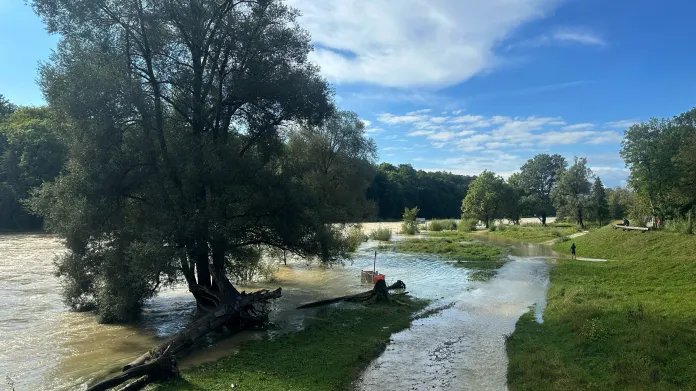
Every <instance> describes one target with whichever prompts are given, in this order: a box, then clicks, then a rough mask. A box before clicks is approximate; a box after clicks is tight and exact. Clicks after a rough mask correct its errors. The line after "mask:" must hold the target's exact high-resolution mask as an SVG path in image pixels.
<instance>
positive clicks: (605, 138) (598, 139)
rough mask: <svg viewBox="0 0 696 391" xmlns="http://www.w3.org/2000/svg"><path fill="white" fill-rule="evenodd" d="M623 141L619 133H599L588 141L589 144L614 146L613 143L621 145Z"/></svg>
mask: <svg viewBox="0 0 696 391" xmlns="http://www.w3.org/2000/svg"><path fill="white" fill-rule="evenodd" d="M622 139H623V136H621V135H620V134H619V133H617V132H611V131H609V132H598V133H596V134H595V135H593V136H592V137H590V138H589V140H588V141H587V143H588V144H612V143H616V144H618V143H620V142H621V140H622Z"/></svg>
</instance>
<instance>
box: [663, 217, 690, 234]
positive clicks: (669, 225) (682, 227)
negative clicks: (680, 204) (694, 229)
mask: <svg viewBox="0 0 696 391" xmlns="http://www.w3.org/2000/svg"><path fill="white" fill-rule="evenodd" d="M664 230H665V231H669V232H676V233H680V234H685V233H687V232H688V231H689V220H687V219H681V218H678V219H674V220H665V222H664Z"/></svg>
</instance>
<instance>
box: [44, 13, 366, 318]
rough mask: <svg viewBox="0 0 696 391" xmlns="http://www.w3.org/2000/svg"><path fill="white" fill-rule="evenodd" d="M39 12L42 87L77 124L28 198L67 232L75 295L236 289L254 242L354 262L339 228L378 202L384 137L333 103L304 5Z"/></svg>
mask: <svg viewBox="0 0 696 391" xmlns="http://www.w3.org/2000/svg"><path fill="white" fill-rule="evenodd" d="M33 6H34V9H35V10H36V11H37V13H38V14H39V16H40V17H41V18H43V19H44V21H45V22H46V23H47V26H48V30H49V31H50V32H51V33H55V34H56V35H57V36H59V37H60V43H59V44H58V47H57V49H56V51H55V53H54V54H53V56H52V57H51V61H50V62H49V63H48V64H45V65H43V66H42V67H41V85H42V87H43V89H44V91H45V94H46V98H47V100H48V102H49V103H50V105H51V108H52V109H53V110H55V111H56V112H57V113H60V115H61V116H63V117H64V118H66V119H67V121H68V123H69V124H70V126H69V127H68V129H66V130H65V132H63V133H62V134H61V135H62V137H63V139H64V140H65V143H66V144H67V146H68V155H69V156H68V162H67V164H66V169H65V171H64V172H62V173H61V175H59V176H58V177H57V178H56V180H55V181H54V182H52V183H49V182H44V183H43V185H42V186H41V188H40V191H38V192H37V194H36V198H35V199H34V201H33V202H32V207H33V209H34V210H35V211H36V212H38V213H40V214H41V215H43V216H44V217H45V220H46V224H47V227H48V228H49V229H51V230H52V231H53V232H55V233H57V234H58V235H59V236H60V237H62V238H63V239H65V240H66V244H67V246H68V249H69V250H70V257H68V258H66V260H63V261H61V265H60V267H59V270H58V272H59V273H58V274H59V276H60V277H61V278H62V280H63V283H64V284H65V285H66V286H72V287H74V289H72V290H71V297H70V301H71V302H92V304H93V305H96V306H97V307H98V308H97V310H98V311H99V312H100V313H101V314H102V318H103V319H105V320H113V319H119V320H121V319H123V320H127V319H131V318H133V317H134V316H135V315H136V314H137V310H138V306H139V304H140V303H142V302H143V301H144V300H146V299H147V298H148V297H150V296H151V295H153V294H154V293H156V291H157V289H159V288H160V287H161V286H163V285H166V284H169V283H172V282H174V281H176V280H181V279H182V278H183V279H185V280H186V282H187V283H188V284H189V285H201V286H203V287H211V286H212V280H213V279H215V280H216V282H217V283H218V284H217V285H218V286H219V287H221V289H227V290H228V291H230V294H235V292H234V291H233V290H232V289H231V287H230V286H229V284H227V283H228V282H229V281H227V280H228V276H231V277H232V278H236V275H239V276H241V277H240V278H241V279H246V278H247V277H248V273H247V272H246V270H252V269H254V268H253V267H248V266H249V265H251V266H253V265H254V263H255V262H256V259H258V258H257V257H254V256H249V254H250V253H253V252H254V251H255V247H254V246H264V247H276V248H283V249H286V250H288V251H289V252H291V253H293V254H297V255H299V256H303V257H306V258H312V257H319V258H320V259H321V260H323V261H325V262H334V261H339V260H340V259H341V258H342V257H344V256H346V255H348V250H349V247H350V243H349V242H348V240H347V238H345V237H343V235H342V232H341V228H340V227H335V226H334V225H335V224H338V225H340V224H342V223H346V222H348V221H351V220H352V221H355V219H356V218H360V217H363V216H364V215H365V213H363V211H369V208H368V207H369V204H368V203H366V202H364V198H363V197H364V196H363V194H364V191H365V189H366V188H367V185H368V184H369V183H370V181H371V179H372V168H371V165H372V164H373V163H374V156H375V150H374V143H373V142H372V141H370V140H368V139H367V137H365V133H364V129H363V125H362V123H361V122H360V121H359V120H358V118H357V116H356V115H355V114H353V113H346V112H337V111H336V110H335V107H334V106H333V103H332V101H331V94H332V91H331V89H330V88H329V87H328V85H327V83H326V81H325V79H324V78H323V77H322V76H321V75H320V74H319V69H318V68H317V67H316V66H315V65H314V64H312V63H311V62H310V61H309V60H308V54H309V52H310V50H311V42H310V38H309V36H308V34H306V32H305V31H304V30H302V29H301V28H300V27H299V26H298V25H297V22H296V19H297V15H298V14H297V12H296V11H295V10H294V9H292V8H290V7H289V6H288V5H287V4H286V3H285V2H283V1H280V0H268V1H262V2H241V3H238V4H236V5H235V6H234V7H227V6H222V5H221V4H220V3H219V2H217V1H212V0H193V1H190V2H186V4H185V6H184V5H182V4H180V2H178V1H174V2H142V3H141V2H133V1H123V2H117V1H106V2H99V3H95V2H73V1H59V0H34V1H33ZM134 10H137V11H138V12H134ZM210 21H215V23H210ZM172 26H176V28H173V27H172ZM307 151H311V153H307ZM111 298H114V300H111ZM119 298H123V301H122V302H119V301H118V300H116V299H119ZM107 299H108V300H107Z"/></svg>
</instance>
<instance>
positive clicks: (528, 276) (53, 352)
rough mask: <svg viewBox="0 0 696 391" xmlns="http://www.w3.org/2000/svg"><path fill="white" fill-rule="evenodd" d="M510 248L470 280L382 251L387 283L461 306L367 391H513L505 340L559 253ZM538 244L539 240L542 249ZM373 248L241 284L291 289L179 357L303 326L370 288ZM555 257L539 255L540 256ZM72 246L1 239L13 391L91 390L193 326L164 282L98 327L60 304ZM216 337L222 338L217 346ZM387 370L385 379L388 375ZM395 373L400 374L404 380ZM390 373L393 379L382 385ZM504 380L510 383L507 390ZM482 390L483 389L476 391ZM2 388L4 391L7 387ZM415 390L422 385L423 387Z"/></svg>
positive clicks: (6, 369)
mask: <svg viewBox="0 0 696 391" xmlns="http://www.w3.org/2000/svg"><path fill="white" fill-rule="evenodd" d="M532 246H533V247H526V246H522V245H517V246H516V247H513V261H512V262H509V263H508V264H506V266H504V267H503V269H502V270H501V271H500V273H499V274H498V277H496V278H495V279H494V280H492V281H490V282H487V283H471V282H469V281H468V278H467V276H468V273H469V272H468V270H466V269H462V268H455V267H452V266H451V265H449V264H448V263H446V262H443V261H442V260H441V259H439V258H438V257H435V256H428V255H409V254H397V253H392V252H388V251H385V252H379V254H378V258H377V270H378V271H380V272H381V273H384V274H386V276H387V282H388V283H392V282H394V281H395V280H396V279H401V280H403V281H405V282H406V284H407V285H408V291H409V292H410V293H411V294H413V295H414V296H417V297H422V298H429V299H432V300H435V303H434V304H433V305H443V304H448V303H454V307H452V308H450V309H448V310H445V311H443V312H442V313H441V314H439V315H437V316H435V317H431V318H426V319H422V320H418V321H415V322H414V325H413V327H412V328H411V329H410V330H407V331H404V332H402V333H399V334H396V335H395V336H394V337H393V338H394V343H393V344H392V345H390V346H389V347H388V349H387V351H386V352H385V353H384V354H383V355H382V356H381V357H380V358H379V359H377V360H376V361H375V362H374V363H373V364H372V365H370V367H369V368H368V369H367V371H366V372H365V373H364V375H363V376H362V378H361V380H360V382H359V385H358V386H359V388H361V389H364V390H369V389H376V386H375V385H377V384H379V389H394V390H396V389H399V390H403V389H423V388H425V387H427V388H428V389H433V387H432V386H433V385H434V386H435V387H436V389H437V387H440V388H439V389H449V388H454V389H472V390H474V389H476V390H498V389H504V378H505V368H506V362H507V360H506V357H505V351H504V345H503V339H502V336H503V335H504V334H509V333H510V332H512V330H513V328H514V323H515V321H516V319H517V317H519V315H520V314H521V313H523V312H524V311H525V310H526V308H527V306H529V305H531V304H533V303H535V302H536V303H538V304H540V306H543V298H544V292H545V289H546V284H547V270H548V265H547V264H546V263H545V262H544V261H543V260H542V258H541V257H542V256H550V255H552V254H551V253H550V249H548V248H541V247H539V246H537V245H532ZM534 246H536V247H534ZM375 249H376V243H374V242H369V243H367V244H365V245H363V246H361V248H360V249H359V250H358V252H357V254H356V256H355V259H354V261H353V262H348V263H347V264H346V265H345V266H336V267H333V268H330V269H324V268H320V267H317V266H313V267H310V266H307V265H304V264H292V265H288V266H281V268H280V270H279V272H278V273H277V281H275V282H273V283H271V284H257V285H253V286H246V287H241V288H242V289H246V290H255V289H260V288H275V287H278V286H280V287H282V288H283V297H282V298H281V299H279V300H277V301H275V302H274V303H273V304H272V312H271V316H270V318H271V319H270V320H271V322H273V323H274V324H275V326H276V327H275V328H273V329H272V330H270V331H263V332H262V331H258V332H244V333H240V334H237V335H235V336H232V337H228V338H220V337H219V336H218V337H215V336H213V337H211V338H210V339H209V340H208V341H204V343H203V345H204V346H203V348H202V349H199V350H196V351H194V352H193V353H192V354H191V355H189V356H187V357H186V358H185V359H184V360H182V362H181V363H180V364H181V366H182V367H184V368H185V367H189V366H193V365H198V364H201V363H204V362H207V361H212V360H216V359H218V358H221V357H224V356H228V355H230V354H234V353H235V352H236V351H237V349H238V347H239V344H240V342H242V341H245V340H248V339H253V338H262V337H267V336H269V335H271V336H272V335H273V334H275V333H282V332H288V331H296V330H300V329H302V328H304V327H305V326H306V325H307V324H308V323H309V322H311V321H312V319H313V318H314V317H316V316H320V315H321V313H320V312H321V311H322V309H313V310H295V309H294V308H295V307H296V306H297V305H299V304H301V303H305V302H309V301H313V300H319V299H322V298H328V297H334V296H341V295H345V294H349V293H356V292H360V291H364V290H365V289H366V288H369V287H366V286H361V285H360V277H359V276H360V270H362V269H372V262H373V254H374V250H375ZM544 249H546V250H548V251H549V253H548V254H542V252H543V251H546V250H544ZM63 251H65V250H64V248H63V247H62V245H61V244H60V242H59V241H58V240H56V239H55V238H54V237H52V236H47V235H5V236H0V344H1V345H0V346H3V349H2V350H0V384H2V386H3V387H4V386H5V384H4V382H5V377H6V376H9V377H10V378H11V379H13V381H14V387H15V390H16V391H43V390H45V391H64V390H84V389H85V388H86V387H85V386H84V383H85V382H88V381H89V380H90V379H93V378H94V376H98V377H103V376H105V375H107V374H109V373H113V372H115V371H118V369H119V367H121V366H122V365H124V364H126V363H128V362H130V361H131V360H132V359H133V358H135V357H137V356H139V355H140V354H142V352H144V351H146V350H148V349H149V348H151V347H152V346H153V345H155V344H156V342H157V341H158V340H160V339H162V338H166V337H167V336H169V335H171V334H173V333H175V332H176V331H178V330H180V329H181V328H182V327H184V326H185V325H186V324H187V323H188V322H189V320H190V319H191V316H192V314H193V309H194V302H193V299H192V297H191V295H190V294H189V293H188V291H187V289H186V288H185V287H183V286H182V287H177V288H174V289H172V288H168V289H164V290H163V291H162V292H161V293H160V294H159V295H158V296H157V297H156V298H155V299H153V300H151V301H150V302H148V303H147V305H146V306H145V309H144V314H143V318H142V321H141V322H140V323H138V324H135V325H128V326H122V325H100V324H98V323H97V322H96V319H95V317H94V316H93V315H91V314H88V313H74V312H70V311H68V309H67V308H66V307H65V306H64V305H63V304H62V301H61V297H60V284H59V281H58V280H57V279H56V278H55V277H54V276H53V264H52V260H53V258H54V256H55V255H57V254H60V253H62V252H63ZM213 341H214V342H215V343H214V344H213V343H212V342H213ZM387 374H388V375H387ZM397 374H398V376H397ZM385 379H389V380H388V381H385ZM500 379H502V380H503V383H502V384H503V386H502V387H503V388H501V387H500V384H501V383H500ZM475 385H477V386H475ZM3 387H0V389H2V388H3ZM414 387H415V388H414Z"/></svg>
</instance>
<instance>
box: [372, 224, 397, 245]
mask: <svg viewBox="0 0 696 391" xmlns="http://www.w3.org/2000/svg"><path fill="white" fill-rule="evenodd" d="M391 236H392V231H391V230H390V229H389V228H382V227H379V228H377V229H376V230H374V231H372V233H371V234H370V238H371V239H374V240H379V241H382V242H388V241H390V240H391Z"/></svg>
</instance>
